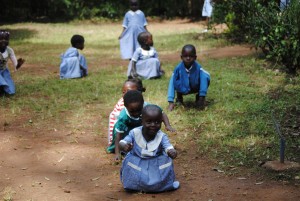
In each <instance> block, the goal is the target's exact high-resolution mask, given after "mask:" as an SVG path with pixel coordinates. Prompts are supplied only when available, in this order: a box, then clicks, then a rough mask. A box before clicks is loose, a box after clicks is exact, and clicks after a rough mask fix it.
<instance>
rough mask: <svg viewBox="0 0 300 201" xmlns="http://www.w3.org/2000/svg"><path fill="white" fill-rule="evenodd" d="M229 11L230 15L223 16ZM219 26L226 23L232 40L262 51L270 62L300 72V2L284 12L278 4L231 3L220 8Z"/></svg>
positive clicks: (230, 0)
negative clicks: (249, 44) (225, 10)
mask: <svg viewBox="0 0 300 201" xmlns="http://www.w3.org/2000/svg"><path fill="white" fill-rule="evenodd" d="M225 8H227V13H224V12H221V11H224V9H225ZM214 14H215V15H216V19H215V20H216V22H222V19H223V22H225V23H226V24H227V26H228V28H229V34H228V35H229V37H230V38H232V39H233V40H235V41H246V42H250V43H253V44H255V46H256V47H257V48H260V49H262V51H263V52H264V54H265V55H266V58H268V59H270V60H272V61H275V62H276V63H277V62H279V63H282V64H283V65H284V66H285V69H286V70H287V71H288V72H289V73H292V74H295V73H296V71H297V69H300V2H299V1H298V0H294V1H291V3H290V4H289V6H287V7H286V8H285V9H283V10H280V9H279V7H278V4H277V2H275V1H259V0H242V1H233V0H227V1H224V2H223V3H220V4H217V5H216V10H215V13H214Z"/></svg>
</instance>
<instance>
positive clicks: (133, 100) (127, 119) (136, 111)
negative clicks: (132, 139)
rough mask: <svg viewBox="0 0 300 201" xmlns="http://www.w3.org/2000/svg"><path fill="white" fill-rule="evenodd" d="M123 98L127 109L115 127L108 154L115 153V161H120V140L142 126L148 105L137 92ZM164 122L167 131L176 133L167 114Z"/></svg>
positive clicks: (129, 92) (122, 112)
mask: <svg viewBox="0 0 300 201" xmlns="http://www.w3.org/2000/svg"><path fill="white" fill-rule="evenodd" d="M123 98H124V106H125V108H124V109H123V110H122V111H121V113H120V116H119V118H118V121H117V122H116V124H115V126H114V129H113V139H112V143H111V144H110V146H109V147H107V152H108V153H115V160H119V159H120V150H119V142H120V140H122V139H123V138H124V137H125V136H127V135H128V133H129V131H130V130H131V129H133V128H136V127H138V126H141V125H142V118H141V114H142V109H143V107H144V106H146V105H148V103H145V102H144V98H143V95H142V93H141V92H139V91H137V90H130V91H128V92H126V93H125V95H124V97H123ZM163 122H164V124H165V126H166V130H168V131H171V132H175V130H174V129H173V128H172V127H171V125H170V122H169V118H168V116H167V115H166V114H165V113H163Z"/></svg>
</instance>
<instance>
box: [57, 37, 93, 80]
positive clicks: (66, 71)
mask: <svg viewBox="0 0 300 201" xmlns="http://www.w3.org/2000/svg"><path fill="white" fill-rule="evenodd" d="M71 45H72V47H70V48H69V49H67V51H66V52H65V53H64V54H62V55H61V64H60V79H70V78H81V77H85V76H87V74H88V67H87V63H86V59H85V57H84V56H83V55H82V54H80V53H79V52H78V49H79V50H83V48H84V37H83V36H81V35H74V36H72V38H71Z"/></svg>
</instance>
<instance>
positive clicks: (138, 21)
mask: <svg viewBox="0 0 300 201" xmlns="http://www.w3.org/2000/svg"><path fill="white" fill-rule="evenodd" d="M129 5H130V11H128V12H127V13H126V14H125V17H124V20H123V24H122V26H123V31H122V33H121V35H120V36H119V40H120V51H121V58H122V59H131V57H132V55H133V53H134V51H135V49H136V48H138V47H139V43H138V41H137V37H138V35H139V33H141V32H143V31H147V25H148V23H147V20H146V17H145V14H144V13H143V11H141V10H139V2H138V0H129Z"/></svg>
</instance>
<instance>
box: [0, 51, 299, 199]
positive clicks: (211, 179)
mask: <svg viewBox="0 0 300 201" xmlns="http://www.w3.org/2000/svg"><path fill="white" fill-rule="evenodd" d="M250 53H252V50H250V49H249V48H248V47H243V46H235V47H225V48H222V49H213V50H207V51H204V52H203V53H201V54H202V57H203V58H204V59H205V58H221V57H233V56H240V55H247V54H250ZM161 59H162V60H168V61H170V60H171V61H177V60H178V55H177V54H171V55H164V56H163V57H162V58H161ZM112 62H116V61H115V60H114V61H112ZM120 62H121V61H120ZM111 64H112V63H110V61H109V60H107V65H111ZM113 64H114V63H113ZM121 65H122V64H121ZM104 67H105V66H104ZM30 69H31V70H32V72H34V71H35V70H34V69H33V68H28V69H27V71H31V70H30ZM35 73H36V71H35ZM41 73H43V72H41ZM110 109H111V108H104V109H103V110H102V111H100V112H102V113H105V114H108V112H109V110H110ZM92 114H95V112H94V113H92ZM107 116H108V115H107ZM5 122H6V120H5V115H2V114H1V116H0V123H1V128H0V129H1V130H0V153H1V160H0V192H1V191H2V195H1V196H0V198H7V199H6V200H10V199H9V196H11V197H13V200H21V201H23V200H26V201H29V200H32V201H36V200H37V201H48V200H49V201H53V200H59V201H67V200H72V201H85V200H89V201H93V200H95V201H96V200H101V201H102V200H104V201H106V200H107V201H113V200H136V201H137V200H149V201H151V200H162V201H167V200H170V201H171V200H172V201H173V200H178V201H179V200H182V201H185V200H204V201H207V200H216V201H219V200H257V201H260V200H266V201H277V200H278V201H283V200H284V201H287V200H291V201H294V200H300V188H299V186H293V185H285V184H284V183H282V182H276V181H270V180H266V179H264V178H262V177H260V176H259V175H252V174H247V175H243V174H241V173H235V174H233V176H227V174H224V173H223V172H222V171H220V170H219V171H216V170H217V169H215V167H217V166H218V164H213V163H209V162H207V161H208V160H207V159H206V158H205V157H202V156H197V155H195V154H194V153H193V151H192V150H195V149H194V147H195V145H194V144H193V143H191V142H188V143H187V144H183V145H179V146H177V149H178V151H179V157H178V158H177V159H176V160H175V161H174V163H175V171H176V175H177V179H178V180H179V181H180V183H181V188H180V189H179V190H177V191H173V192H165V193H160V194H140V193H127V192H125V191H124V190H123V188H122V186H121V183H120V179H119V169H120V165H115V164H114V163H113V162H112V160H111V159H112V155H107V154H106V153H105V151H104V148H105V145H106V124H105V123H100V124H101V125H98V124H97V125H96V124H94V123H93V122H103V121H102V119H101V117H99V116H97V115H91V116H90V117H88V118H87V119H83V120H82V122H81V124H78V125H76V126H74V125H72V124H68V123H66V122H60V123H59V124H57V123H55V122H47V123H48V124H47V126H45V127H44V126H39V127H38V126H37V125H35V123H34V122H32V123H28V117H26V116H25V115H24V116H23V117H17V118H16V119H14V121H10V123H9V124H6V123H5ZM45 124H46V123H45ZM83 125H84V126H83ZM98 133H101V135H100V136H99V135H98ZM171 138H176V136H172V135H171ZM235 168H237V169H236V170H238V169H239V168H238V167H232V172H233V173H234V172H235V171H234V169H235ZM241 172H243V171H242V170H241Z"/></svg>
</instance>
